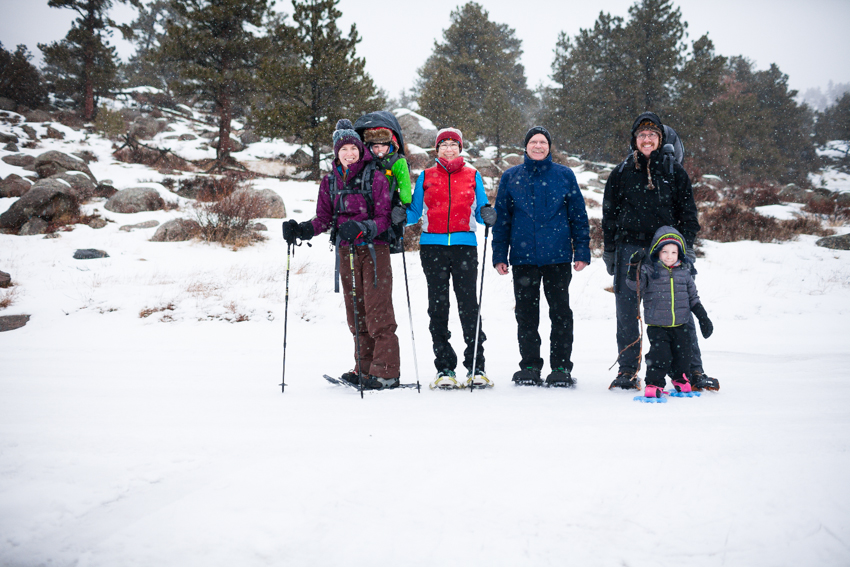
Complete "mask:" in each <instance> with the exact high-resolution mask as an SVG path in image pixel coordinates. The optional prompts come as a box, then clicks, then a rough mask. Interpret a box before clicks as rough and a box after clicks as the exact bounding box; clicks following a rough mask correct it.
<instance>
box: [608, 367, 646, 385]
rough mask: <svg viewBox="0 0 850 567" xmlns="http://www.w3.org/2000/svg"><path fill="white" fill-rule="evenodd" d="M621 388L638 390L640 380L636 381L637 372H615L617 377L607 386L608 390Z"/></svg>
mask: <svg viewBox="0 0 850 567" xmlns="http://www.w3.org/2000/svg"><path fill="white" fill-rule="evenodd" d="M614 388H621V389H623V390H640V380H638V377H637V372H634V371H631V370H620V371H619V372H617V377H616V378H614V381H613V382H611V385H610V386H608V389H609V390H613V389H614Z"/></svg>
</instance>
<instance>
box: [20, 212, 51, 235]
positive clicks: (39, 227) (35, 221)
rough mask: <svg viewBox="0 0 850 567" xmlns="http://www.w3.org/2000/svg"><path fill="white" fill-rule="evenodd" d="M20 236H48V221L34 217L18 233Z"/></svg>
mask: <svg viewBox="0 0 850 567" xmlns="http://www.w3.org/2000/svg"><path fill="white" fill-rule="evenodd" d="M18 234H19V235H20V236H33V235H35V234H47V221H46V220H44V219H40V218H38V217H32V218H31V219H30V220H28V221H27V222H25V223H24V225H23V226H22V227H21V230H19V231H18Z"/></svg>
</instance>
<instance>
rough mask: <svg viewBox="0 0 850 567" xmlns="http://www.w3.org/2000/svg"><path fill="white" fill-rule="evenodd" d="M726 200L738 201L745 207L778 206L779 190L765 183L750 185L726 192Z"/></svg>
mask: <svg viewBox="0 0 850 567" xmlns="http://www.w3.org/2000/svg"><path fill="white" fill-rule="evenodd" d="M727 198H731V199H733V200H736V201H738V202H739V203H741V204H742V205H744V206H745V207H751V208H752V207H764V206H767V205H778V204H779V203H780V202H781V200H780V199H779V188H777V187H774V186H773V185H768V184H765V183H750V184H747V185H743V186H742V187H739V188H737V189H732V190H730V191H728V192H727Z"/></svg>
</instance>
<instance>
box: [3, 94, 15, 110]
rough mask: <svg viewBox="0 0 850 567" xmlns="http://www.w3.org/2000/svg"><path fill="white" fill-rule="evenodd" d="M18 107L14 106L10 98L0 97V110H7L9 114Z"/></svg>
mask: <svg viewBox="0 0 850 567" xmlns="http://www.w3.org/2000/svg"><path fill="white" fill-rule="evenodd" d="M17 106H18V105H17V104H15V101H14V100H12V99H11V98H6V97H5V96H0V110H7V111H9V112H15V108H16V107H17Z"/></svg>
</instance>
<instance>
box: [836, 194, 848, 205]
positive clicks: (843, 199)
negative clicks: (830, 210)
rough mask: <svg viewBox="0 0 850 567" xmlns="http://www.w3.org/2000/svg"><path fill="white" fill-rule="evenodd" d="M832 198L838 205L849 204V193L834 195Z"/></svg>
mask: <svg viewBox="0 0 850 567" xmlns="http://www.w3.org/2000/svg"><path fill="white" fill-rule="evenodd" d="M832 198H833V199H835V202H836V203H838V204H839V205H846V204H850V191H846V192H843V193H835V194H834V195H833V197H832Z"/></svg>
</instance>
